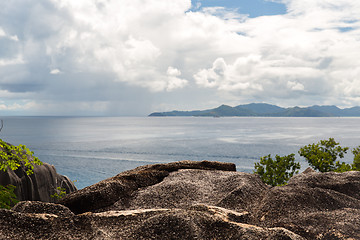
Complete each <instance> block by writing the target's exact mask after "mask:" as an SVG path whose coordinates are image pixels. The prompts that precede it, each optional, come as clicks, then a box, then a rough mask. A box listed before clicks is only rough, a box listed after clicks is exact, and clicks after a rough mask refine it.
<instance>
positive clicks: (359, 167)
mask: <svg viewBox="0 0 360 240" xmlns="http://www.w3.org/2000/svg"><path fill="white" fill-rule="evenodd" d="M352 153H353V154H354V162H353V164H352V170H355V171H360V146H358V147H356V148H354V149H353V150H352Z"/></svg>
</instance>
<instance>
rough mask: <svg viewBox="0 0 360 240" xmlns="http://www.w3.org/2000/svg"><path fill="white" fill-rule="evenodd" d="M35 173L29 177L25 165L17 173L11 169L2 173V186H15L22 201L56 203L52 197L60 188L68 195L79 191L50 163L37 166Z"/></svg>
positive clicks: (0, 172)
mask: <svg viewBox="0 0 360 240" xmlns="http://www.w3.org/2000/svg"><path fill="white" fill-rule="evenodd" d="M33 171H34V173H33V174H31V175H27V174H26V168H25V166H23V165H22V166H20V167H19V168H18V169H17V170H15V171H13V170H11V169H8V170H7V171H6V172H4V171H0V185H3V186H6V185H8V184H12V185H14V186H15V187H16V189H15V194H16V196H17V199H18V200H20V201H25V200H31V201H44V202H55V201H56V200H57V199H56V198H52V197H51V195H52V194H54V193H55V192H57V188H58V187H61V188H63V189H64V190H65V191H66V192H67V193H71V192H74V191H76V190H77V189H76V187H75V185H74V183H73V182H72V181H70V179H69V178H68V177H66V176H63V175H60V174H58V173H57V172H56V169H55V167H54V166H53V165H50V164H48V163H43V165H40V166H39V165H35V166H34V170H33Z"/></svg>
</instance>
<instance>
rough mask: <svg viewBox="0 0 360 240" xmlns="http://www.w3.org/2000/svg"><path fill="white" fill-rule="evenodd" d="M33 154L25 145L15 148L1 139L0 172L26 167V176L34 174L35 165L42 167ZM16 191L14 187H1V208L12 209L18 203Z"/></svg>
mask: <svg viewBox="0 0 360 240" xmlns="http://www.w3.org/2000/svg"><path fill="white" fill-rule="evenodd" d="M33 154H34V152H32V151H30V150H29V149H28V148H27V147H26V146H25V145H22V144H20V145H19V146H13V145H11V144H8V143H7V142H5V141H3V140H2V139H0V171H4V172H6V171H8V169H11V170H16V169H18V168H19V167H20V166H21V165H24V166H25V168H26V174H27V175H31V174H33V173H34V172H33V169H34V165H42V162H41V161H40V160H39V159H38V158H37V157H35V156H34V155H33ZM14 190H15V186H13V185H10V184H9V185H7V186H2V185H0V208H7V209H10V208H11V207H12V206H14V205H15V204H16V203H17V202H18V200H17V199H16V195H15V193H14Z"/></svg>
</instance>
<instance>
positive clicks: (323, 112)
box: [149, 103, 360, 117]
mask: <svg viewBox="0 0 360 240" xmlns="http://www.w3.org/2000/svg"><path fill="white" fill-rule="evenodd" d="M171 116H183V117H360V107H359V106H356V107H351V108H344V109H341V108H339V107H337V106H318V105H314V106H311V107H290V108H282V107H279V106H276V105H271V104H267V103H250V104H245V105H238V106H236V107H231V106H228V105H221V106H219V107H217V108H213V109H207V110H195V111H171V112H154V113H151V114H150V115H149V117H171Z"/></svg>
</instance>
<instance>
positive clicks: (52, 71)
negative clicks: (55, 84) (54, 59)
mask: <svg viewBox="0 0 360 240" xmlns="http://www.w3.org/2000/svg"><path fill="white" fill-rule="evenodd" d="M60 73H61V71H60V70H59V69H52V70H51V71H50V74H54V75H56V74H60Z"/></svg>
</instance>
